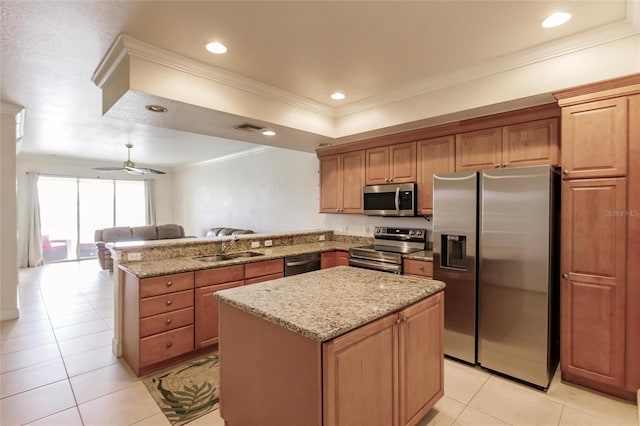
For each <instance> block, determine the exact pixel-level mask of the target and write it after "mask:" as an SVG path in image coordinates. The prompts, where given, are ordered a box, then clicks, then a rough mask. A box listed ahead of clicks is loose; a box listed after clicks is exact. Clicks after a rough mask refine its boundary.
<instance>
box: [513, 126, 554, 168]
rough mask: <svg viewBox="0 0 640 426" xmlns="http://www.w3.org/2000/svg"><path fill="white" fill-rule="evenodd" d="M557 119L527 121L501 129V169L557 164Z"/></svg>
mask: <svg viewBox="0 0 640 426" xmlns="http://www.w3.org/2000/svg"><path fill="white" fill-rule="evenodd" d="M559 130H560V129H559V128H558V119H557V118H549V119H546V120H536V121H529V122H526V123H520V124H513V125H511V126H505V127H503V128H502V167H524V166H539V165H545V164H550V165H558V164H559V158H558V155H559V138H558V136H559V135H558V133H559Z"/></svg>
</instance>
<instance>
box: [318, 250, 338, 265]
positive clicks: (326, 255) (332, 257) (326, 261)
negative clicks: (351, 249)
mask: <svg viewBox="0 0 640 426" xmlns="http://www.w3.org/2000/svg"><path fill="white" fill-rule="evenodd" d="M334 266H336V252H335V251H326V252H323V253H321V254H320V269H327V268H333V267H334Z"/></svg>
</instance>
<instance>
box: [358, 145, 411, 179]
mask: <svg viewBox="0 0 640 426" xmlns="http://www.w3.org/2000/svg"><path fill="white" fill-rule="evenodd" d="M415 181H416V143H415V142H409V143H402V144H397V145H389V146H382V147H379V148H371V149H367V150H366V179H365V183H366V184H367V185H379V184H385V183H405V182H415Z"/></svg>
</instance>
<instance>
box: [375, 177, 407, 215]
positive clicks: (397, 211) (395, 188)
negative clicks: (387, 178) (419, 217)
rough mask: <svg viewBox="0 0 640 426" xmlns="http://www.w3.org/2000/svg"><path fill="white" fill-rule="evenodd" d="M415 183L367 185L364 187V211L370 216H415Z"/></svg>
mask: <svg viewBox="0 0 640 426" xmlns="http://www.w3.org/2000/svg"><path fill="white" fill-rule="evenodd" d="M416 200H417V191H416V184H415V183H398V184H388V185H367V186H365V187H363V188H362V205H363V207H364V209H363V213H364V214H365V215H368V216H415V215H416Z"/></svg>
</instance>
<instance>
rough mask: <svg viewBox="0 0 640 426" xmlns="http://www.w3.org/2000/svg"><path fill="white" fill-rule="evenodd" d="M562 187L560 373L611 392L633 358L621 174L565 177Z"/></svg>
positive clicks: (624, 186) (621, 381)
mask: <svg viewBox="0 0 640 426" xmlns="http://www.w3.org/2000/svg"><path fill="white" fill-rule="evenodd" d="M562 191H563V192H562V216H563V218H562V282H561V291H560V295H561V313H562V317H561V341H560V347H561V354H560V361H561V368H562V377H563V379H565V380H568V381H571V382H574V383H578V384H582V385H586V386H589V387H596V386H594V384H601V385H605V386H606V387H600V388H598V387H596V388H598V389H599V390H602V391H605V392H609V393H615V390H616V389H622V388H623V387H624V384H625V364H626V362H633V361H632V360H625V348H626V342H625V333H626V330H625V326H626V325H625V312H626V306H625V302H626V297H625V291H626V288H625V281H626V279H625V274H626V262H627V260H626V259H627V253H626V248H627V240H626V238H627V230H626V229H627V220H628V218H627V217H626V216H625V215H626V213H627V204H626V200H627V199H626V197H627V183H626V179H625V178H612V179H575V180H565V181H563V183H562ZM595 241H597V244H596V243H595ZM627 326H630V324H629V325H627ZM634 391H635V389H634Z"/></svg>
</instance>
